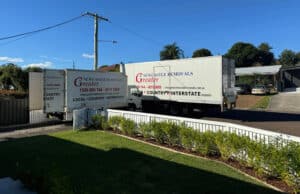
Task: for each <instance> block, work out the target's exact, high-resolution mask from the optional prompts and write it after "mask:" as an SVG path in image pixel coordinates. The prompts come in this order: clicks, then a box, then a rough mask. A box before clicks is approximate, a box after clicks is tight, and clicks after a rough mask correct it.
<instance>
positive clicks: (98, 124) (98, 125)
mask: <svg viewBox="0 0 300 194" xmlns="http://www.w3.org/2000/svg"><path fill="white" fill-rule="evenodd" d="M92 127H93V128H95V129H100V130H105V129H107V128H108V123H107V120H106V118H105V117H104V116H102V115H99V114H96V115H93V116H92Z"/></svg>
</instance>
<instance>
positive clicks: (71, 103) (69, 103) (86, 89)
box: [29, 69, 141, 120]
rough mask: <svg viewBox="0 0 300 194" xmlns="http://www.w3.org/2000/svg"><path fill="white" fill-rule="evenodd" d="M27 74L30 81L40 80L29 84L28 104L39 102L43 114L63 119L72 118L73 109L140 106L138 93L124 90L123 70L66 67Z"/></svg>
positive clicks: (125, 84) (124, 78)
mask: <svg viewBox="0 0 300 194" xmlns="http://www.w3.org/2000/svg"><path fill="white" fill-rule="evenodd" d="M29 77H30V80H33V81H30V83H36V84H37V83H40V84H37V86H36V87H30V88H31V90H30V91H29V93H30V95H29V96H30V99H29V100H30V102H31V104H37V105H39V106H40V105H43V107H42V108H41V109H43V112H44V113H46V114H48V115H53V116H57V117H59V118H61V119H63V120H72V115H73V111H74V110H77V109H82V108H90V109H107V108H128V107H129V108H132V109H135V108H137V109H139V108H141V93H140V92H139V91H138V90H137V89H136V88H130V89H128V87H127V76H126V75H124V74H123V73H119V72H99V71H89V70H72V69H66V70H44V71H43V72H41V73H31V74H30V76H29ZM42 97H43V98H42Z"/></svg>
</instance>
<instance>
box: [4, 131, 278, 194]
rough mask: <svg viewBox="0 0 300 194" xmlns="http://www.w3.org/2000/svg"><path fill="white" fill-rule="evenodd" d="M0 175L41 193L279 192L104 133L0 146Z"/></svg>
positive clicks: (202, 163)
mask: <svg viewBox="0 0 300 194" xmlns="http://www.w3.org/2000/svg"><path fill="white" fill-rule="evenodd" d="M0 154H1V159H0V177H6V176H10V177H18V178H20V177H21V178H22V180H23V181H25V182H27V183H28V184H29V185H34V187H35V189H37V190H39V191H40V192H41V193H67V194H71V193H91V194H97V193H124V194H125V193H277V192H276V191H274V190H272V189H269V188H266V187H264V186H262V184H261V183H259V182H257V181H255V180H253V179H250V178H249V177H247V176H245V175H243V174H241V173H239V172H238V171H235V170H234V169H232V168H229V167H227V166H225V165H223V164H220V163H217V162H212V161H209V160H205V159H199V158H195V157H190V156H186V155H182V154H179V153H174V152H170V151H167V150H164V149H160V148H157V147H153V146H151V145H147V144H144V143H140V142H136V141H132V140H128V139H126V138H123V137H119V136H117V135H114V134H111V133H109V132H104V131H86V132H73V131H65V132H60V133H55V134H53V135H49V136H36V137H30V138H23V139H18V140H12V141H7V142H1V143H0Z"/></svg>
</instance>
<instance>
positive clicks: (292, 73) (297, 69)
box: [280, 65, 300, 91]
mask: <svg viewBox="0 0 300 194" xmlns="http://www.w3.org/2000/svg"><path fill="white" fill-rule="evenodd" d="M280 81H281V82H280V89H281V90H282V91H284V90H289V89H295V90H297V88H299V89H298V90H300V65H297V66H294V67H284V68H282V69H281V71H280Z"/></svg>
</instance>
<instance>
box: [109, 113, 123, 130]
mask: <svg viewBox="0 0 300 194" xmlns="http://www.w3.org/2000/svg"><path fill="white" fill-rule="evenodd" d="M122 120H123V117H121V116H112V117H110V118H109V119H108V125H109V126H110V127H111V128H112V129H113V130H115V131H119V130H120V128H121V123H122Z"/></svg>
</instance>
